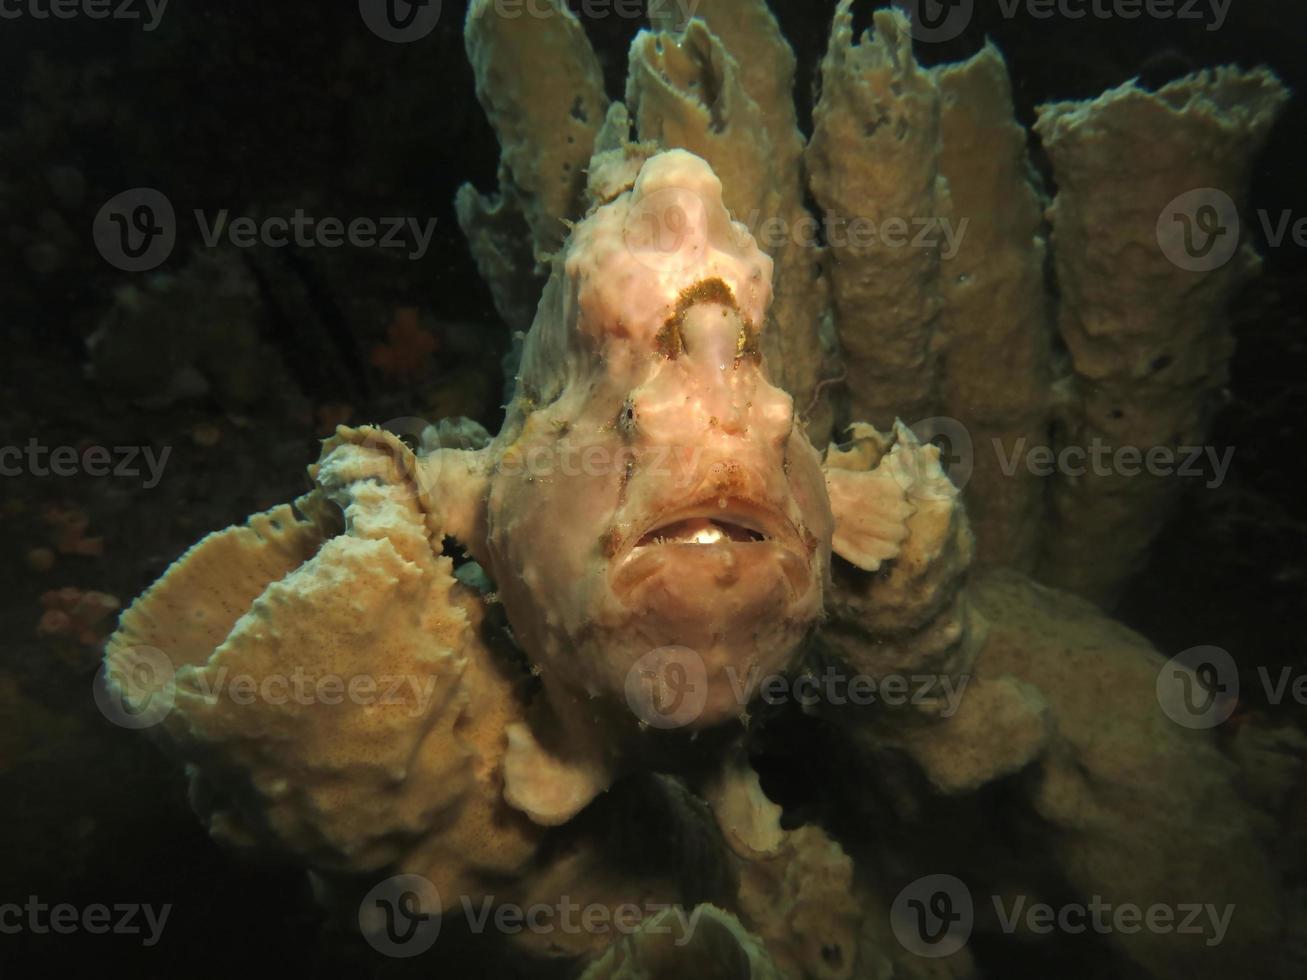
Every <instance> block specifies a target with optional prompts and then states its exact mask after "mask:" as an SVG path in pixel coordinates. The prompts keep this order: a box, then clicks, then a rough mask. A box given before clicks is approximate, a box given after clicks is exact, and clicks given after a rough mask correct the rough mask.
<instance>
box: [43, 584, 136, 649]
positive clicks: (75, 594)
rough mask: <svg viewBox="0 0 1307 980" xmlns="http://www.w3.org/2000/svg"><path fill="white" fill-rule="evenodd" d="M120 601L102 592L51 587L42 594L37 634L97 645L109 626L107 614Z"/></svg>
mask: <svg viewBox="0 0 1307 980" xmlns="http://www.w3.org/2000/svg"><path fill="white" fill-rule="evenodd" d="M120 605H121V603H120V602H119V601H118V599H117V597H116V596H111V595H109V594H108V593H105V592H83V591H82V590H81V589H76V588H72V587H68V588H63V589H51V590H50V591H49V592H46V593H44V594H43V595H42V596H41V606H42V607H43V608H44V609H45V612H44V613H42V615H41V621H40V622H39V623H37V626H36V632H37V634H38V635H40V636H50V637H59V638H64V639H73V640H76V641H77V642H78V643H81V644H83V645H84V646H98V645H99V644H100V643H101V641H103V640H104V637H105V634H106V633H108V632H109V629H110V628H112V626H113V622H112V621H109V622H106V620H107V619H109V617H110V616H112V615H113V614H114V613H116V612H117V611H118V608H119V606H120Z"/></svg>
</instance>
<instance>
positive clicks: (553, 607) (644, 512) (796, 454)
mask: <svg viewBox="0 0 1307 980" xmlns="http://www.w3.org/2000/svg"><path fill="white" fill-rule="evenodd" d="M721 194H722V189H721V183H720V181H718V179H717V177H716V176H715V175H714V174H713V172H712V170H711V169H710V168H709V166H708V165H707V164H706V163H705V162H704V161H703V160H701V159H700V158H698V157H696V156H693V155H692V154H689V153H686V152H684V151H679V150H677V151H671V152H667V153H662V154H659V155H657V156H655V157H653V158H651V159H649V160H648V161H646V162H645V163H644V165H643V167H642V168H641V170H640V172H639V175H638V177H637V178H636V180H635V183H634V186H633V187H632V188H631V189H630V190H627V191H626V192H624V193H622V194H621V195H620V196H618V197H616V198H615V199H614V200H612V201H610V202H609V203H607V204H604V205H602V206H600V207H598V208H596V209H594V210H593V211H592V212H591V213H590V214H589V215H588V216H587V217H586V218H585V220H584V221H582V222H581V223H579V224H578V225H577V226H576V227H575V228H574V229H573V231H572V234H571V237H570V239H569V242H568V244H567V247H566V249H565V252H564V254H563V255H562V256H560V257H558V258H557V259H556V260H555V263H554V269H553V275H552V277H551V279H550V282H549V285H548V287H547V288H546V291H545V295H544V298H543V299H542V301H541V304H540V308H539V311H538V313H537V316H536V321H535V323H534V325H533V327H532V329H531V332H530V333H529V334H528V336H527V340H526V344H525V348H524V353H523V364H522V370H521V374H520V376H519V379H518V389H517V394H516V397H515V399H514V402H513V404H512V405H511V406H510V413H509V419H508V422H507V424H506V425H505V428H504V431H503V432H502V433H501V435H500V436H499V438H498V440H497V441H496V444H495V446H494V447H492V449H493V452H494V455H495V458H496V459H497V467H496V469H495V471H494V474H493V476H492V479H491V485H490V497H489V501H488V516H487V525H488V536H487V551H488V554H489V556H490V560H491V564H492V566H493V567H492V569H491V570H492V573H493V574H494V576H495V578H496V581H497V583H498V588H499V594H500V597H501V599H502V601H503V603H504V606H505V609H506V612H507V614H508V618H509V622H510V624H511V626H512V628H513V631H514V634H515V636H516V637H517V639H518V641H519V643H520V644H521V645H522V646H523V647H524V649H525V650H526V652H527V654H528V655H529V656H530V657H531V658H532V659H533V661H534V662H535V663H536V664H537V665H538V667H539V668H540V670H541V673H542V676H543V679H544V683H545V686H546V689H549V688H550V687H551V685H552V686H554V687H555V688H562V689H566V690H567V691H568V692H570V694H571V695H572V696H573V697H575V696H576V695H587V696H589V697H592V698H604V699H609V700H610V701H613V702H617V703H621V702H623V701H624V702H626V703H627V705H628V706H630V705H631V703H632V702H631V699H632V697H633V696H634V697H636V699H637V700H638V699H639V698H640V696H641V694H642V692H643V694H646V695H647V694H649V693H650V691H649V689H648V686H649V685H651V684H652V685H654V686H655V687H656V686H657V685H659V684H661V683H665V682H666V679H664V678H659V677H658V676H656V671H655V672H654V674H655V675H654V676H650V671H649V670H648V669H647V668H648V667H649V666H650V665H652V666H653V667H655V668H657V667H658V666H659V665H660V664H665V663H667V662H669V659H670V660H675V661H676V662H677V663H679V665H680V666H679V670H680V673H679V675H678V678H679V681H678V683H680V684H681V685H699V688H698V689H697V690H692V691H690V692H689V693H690V694H691V701H690V703H691V705H692V709H691V710H690V712H689V713H688V714H686V713H685V711H684V709H681V715H680V716H678V725H683V726H684V727H686V728H689V729H692V730H693V729H699V728H704V727H708V726H711V725H714V724H717V723H720V722H722V721H724V720H726V719H729V718H731V717H734V716H736V715H738V714H740V713H741V711H742V710H743V708H744V706H745V703H747V701H748V699H749V697H750V696H751V693H752V692H753V691H754V690H756V688H757V686H758V685H759V684H760V683H761V682H762V681H763V680H765V679H766V678H767V677H769V676H771V675H773V674H775V673H779V672H783V671H784V670H785V669H786V668H787V667H788V666H790V665H791V664H792V662H793V659H794V657H795V656H796V654H797V652H798V649H799V647H800V646H801V644H802V642H803V640H804V638H805V636H806V635H807V634H808V632H809V631H810V630H811V628H812V627H813V626H814V625H815V623H816V622H817V621H818V619H819V618H820V616H821V613H822V597H823V592H824V589H825V586H826V582H827V580H828V577H829V566H830V541H831V533H832V518H831V514H830V505H829V501H828V499H827V495H826V489H825V484H824V481H823V477H822V472H821V468H820V461H819V458H818V455H817V453H816V452H815V451H814V449H813V447H812V446H811V444H810V443H809V442H808V439H807V436H806V435H805V434H804V431H803V429H802V426H801V425H800V424H798V423H797V422H796V419H795V411H794V403H793V400H792V399H791V397H790V396H789V395H788V394H787V393H786V392H785V391H783V390H781V389H780V388H778V387H776V386H775V385H774V384H772V383H771V381H770V380H769V379H768V374H767V371H766V365H765V364H764V363H763V359H762V355H761V348H760V333H761V331H762V330H763V328H764V324H765V322H766V316H767V309H768V306H769V304H770V302H771V295H772V294H771V276H772V262H771V259H770V258H768V257H767V256H766V255H765V254H764V253H763V252H762V251H760V250H759V248H758V247H757V245H756V243H755V242H754V240H753V238H752V237H751V236H750V235H749V233H748V231H747V230H746V229H745V227H744V226H743V225H740V224H738V223H735V222H733V221H732V220H731V218H730V215H729V213H728V212H727V210H726V208H725V206H724V205H723V204H722V196H721ZM669 650H671V651H677V652H678V653H677V656H675V657H670V658H669V656H668V654H667V651H669ZM653 693H654V694H655V695H656V694H657V692H653ZM674 693H678V694H684V693H686V692H685V691H680V692H674ZM677 701H678V703H683V702H684V698H682V697H679V696H678V698H677ZM655 702H657V697H656V696H655ZM643 720H648V719H643Z"/></svg>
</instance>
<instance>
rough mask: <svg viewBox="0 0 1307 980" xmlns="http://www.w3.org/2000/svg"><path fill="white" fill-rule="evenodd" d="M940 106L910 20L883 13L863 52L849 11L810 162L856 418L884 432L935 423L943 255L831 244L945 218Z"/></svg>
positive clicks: (839, 23)
mask: <svg viewBox="0 0 1307 980" xmlns="http://www.w3.org/2000/svg"><path fill="white" fill-rule="evenodd" d="M939 101H940V99H939V88H938V86H937V85H936V83H935V79H934V77H933V76H932V75H931V73H930V72H928V71H926V70H924V69H922V68H921V67H920V66H918V65H917V63H916V61H915V60H914V59H913V57H912V38H911V37H910V36H909V34H908V21H907V19H906V18H905V17H904V16H903V14H902V13H900V12H898V11H883V10H881V11H877V12H876V13H875V31H874V34H870V33H869V34H867V35H864V36H863V38H862V39H861V40H860V41H859V42H858V43H856V44H855V43H854V36H853V12H852V0H841V3H840V5H839V8H838V10H837V11H836V13H835V23H834V26H833V28H832V30H831V39H830V46H829V48H828V49H827V52H826V57H825V59H824V60H823V61H822V66H821V99H820V101H818V103H817V107H816V109H815V110H814V113H813V134H812V141H811V143H810V144H809V145H808V151H807V157H806V160H807V165H808V170H809V173H810V175H811V188H812V193H813V196H814V197H816V199H817V202H818V203H819V204H820V205H821V206H822V208H823V209H824V210H825V211H826V213H827V220H828V229H829V231H830V234H831V235H832V242H831V244H832V247H831V249H830V252H829V256H830V261H829V262H828V273H829V276H830V280H831V285H832V290H833V293H832V295H833V298H834V310H835V325H836V327H837V329H838V331H839V338H840V344H841V346H842V347H843V351H844V359H845V364H846V368H847V371H848V379H849V385H848V388H849V398H850V406H849V408H850V413H851V415H850V417H851V419H852V420H854V421H858V422H870V423H871V424H872V425H875V426H876V427H878V428H880V429H888V428H889V427H890V426H891V425H892V424H893V423H894V420H895V418H905V419H909V420H912V421H914V422H915V421H916V420H918V419H921V418H924V417H926V416H928V415H929V414H931V412H930V409H931V401H932V396H933V394H934V388H935V384H936V380H937V373H938V351H937V349H936V345H935V329H936V320H937V317H938V314H939V307H940V297H939V290H938V283H937V281H936V280H937V275H938V266H939V249H938V248H937V247H936V248H918V247H907V248H896V247H890V246H889V245H887V244H886V243H885V242H884V240H883V239H882V238H881V237H880V236H879V235H876V236H872V241H870V242H869V243H868V242H865V241H863V239H862V236H857V237H858V241H849V240H841V241H839V242H836V241H834V240H833V238H834V236H836V235H839V236H842V237H843V238H847V237H848V231H849V229H850V226H852V227H853V228H855V229H858V228H860V227H862V226H863V225H865V224H866V223H867V222H871V223H872V224H873V225H874V226H875V227H876V228H880V227H882V226H883V223H884V222H885V221H887V220H892V219H900V220H903V221H907V222H909V223H910V222H911V221H912V219H913V218H926V217H937V216H939V215H941V214H944V213H946V211H945V210H943V208H944V205H945V204H946V194H947V189H946V185H945V184H944V182H943V181H941V180H940V179H939V152H940V110H939Z"/></svg>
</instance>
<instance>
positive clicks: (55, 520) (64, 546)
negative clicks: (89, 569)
mask: <svg viewBox="0 0 1307 980" xmlns="http://www.w3.org/2000/svg"><path fill="white" fill-rule="evenodd" d="M41 519H42V520H44V521H45V523H46V525H47V526H48V527H49V528H50V530H51V532H52V533H51V542H50V543H51V544H53V545H54V547H55V550H56V551H58V552H59V554H61V555H86V556H89V557H94V558H98V557H99V556H100V555H102V554H104V538H99V537H96V538H88V537H87V536H86V529H87V527H89V526H90V523H91V520H90V518H88V517H87V516H86V514H85V513H83V512H82V511H80V510H76V509H72V508H70V509H67V510H65V509H64V508H62V507H47V508H46V510H45V513H44V514H42V515H41Z"/></svg>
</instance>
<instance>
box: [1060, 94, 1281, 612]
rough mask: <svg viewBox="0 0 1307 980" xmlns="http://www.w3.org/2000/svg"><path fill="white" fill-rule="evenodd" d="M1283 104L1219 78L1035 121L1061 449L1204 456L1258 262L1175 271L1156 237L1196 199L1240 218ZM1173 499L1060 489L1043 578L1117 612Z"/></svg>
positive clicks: (1132, 484)
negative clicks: (1050, 259)
mask: <svg viewBox="0 0 1307 980" xmlns="http://www.w3.org/2000/svg"><path fill="white" fill-rule="evenodd" d="M1287 98H1288V93H1287V92H1286V91H1285V89H1284V87H1283V86H1282V85H1281V84H1280V82H1279V81H1278V80H1277V79H1276V78H1275V76H1274V75H1273V74H1271V72H1269V71H1267V70H1265V69H1259V70H1257V71H1251V72H1245V71H1240V70H1237V69H1233V68H1220V69H1216V70H1214V71H1207V72H1202V73H1199V74H1195V75H1189V76H1187V77H1185V78H1182V79H1180V80H1178V81H1175V82H1172V83H1171V84H1169V85H1167V86H1165V87H1163V88H1162V89H1160V90H1159V91H1158V92H1156V93H1153V92H1146V91H1144V90H1143V89H1141V88H1139V87H1138V86H1137V85H1135V84H1134V83H1133V82H1131V83H1127V84H1125V85H1122V86H1121V87H1119V88H1116V89H1113V90H1112V91H1110V92H1107V93H1106V94H1104V95H1102V96H1101V97H1099V98H1098V99H1095V100H1094V101H1092V102H1062V103H1055V104H1052V105H1046V106H1043V107H1042V108H1041V109H1040V111H1039V121H1038V123H1037V124H1036V126H1035V131H1036V132H1037V133H1038V134H1039V136H1040V138H1041V139H1042V140H1043V142H1044V146H1045V147H1046V148H1047V150H1048V154H1049V157H1050V159H1051V160H1052V163H1053V171H1054V175H1055V177H1056V180H1057V184H1058V194H1057V198H1056V200H1055V201H1054V202H1053V206H1052V209H1051V212H1050V214H1051V217H1052V221H1053V235H1054V243H1055V250H1054V255H1055V257H1056V267H1057V279H1058V285H1059V287H1060V289H1061V294H1062V306H1061V311H1060V314H1059V322H1058V326H1059V329H1060V330H1061V334H1062V338H1063V340H1064V341H1065V342H1066V346H1067V348H1068V350H1069V351H1070V354H1071V360H1072V369H1073V372H1074V375H1073V377H1072V378H1071V380H1070V383H1069V389H1068V391H1067V392H1066V404H1065V412H1064V418H1063V422H1062V432H1061V434H1060V443H1061V445H1062V446H1077V447H1088V446H1091V445H1092V444H1093V443H1094V441H1095V440H1100V441H1101V442H1102V443H1103V444H1105V445H1106V446H1107V447H1109V448H1111V449H1112V450H1114V451H1115V450H1117V449H1119V448H1122V447H1137V448H1138V449H1139V450H1141V452H1144V453H1146V452H1147V451H1148V450H1150V449H1153V448H1155V447H1166V448H1170V449H1172V450H1175V449H1178V448H1179V447H1181V446H1201V445H1203V442H1204V440H1205V438H1206V433H1207V426H1208V421H1209V418H1210V416H1211V414H1212V410H1213V408H1214V406H1215V404H1216V402H1217V397H1218V394H1219V392H1220V389H1221V388H1222V386H1223V385H1224V384H1225V383H1226V380H1227V364H1228V361H1229V358H1230V353H1231V350H1232V346H1233V341H1232V340H1231V337H1230V333H1229V330H1228V326H1227V323H1228V320H1227V315H1226V308H1227V307H1228V305H1229V303H1230V301H1231V299H1232V297H1233V296H1234V293H1235V291H1236V290H1237V289H1238V288H1239V286H1240V285H1242V284H1243V283H1244V282H1246V281H1247V280H1248V279H1249V278H1250V277H1251V276H1252V275H1253V273H1254V272H1255V271H1256V270H1257V268H1258V266H1259V260H1258V258H1257V256H1256V253H1255V252H1254V250H1253V248H1252V246H1251V245H1249V244H1247V243H1246V242H1245V243H1243V244H1242V245H1240V246H1239V247H1238V249H1237V251H1235V253H1234V254H1233V256H1232V257H1231V259H1230V261H1228V262H1227V263H1226V264H1224V265H1221V266H1218V267H1215V268H1210V269H1207V270H1205V271H1203V270H1198V271H1191V270H1190V269H1187V268H1182V267H1181V266H1180V265H1179V264H1177V263H1176V262H1175V261H1173V260H1172V257H1171V256H1168V254H1167V252H1166V250H1164V248H1163V247H1161V245H1162V242H1163V241H1164V239H1161V238H1159V222H1161V221H1164V219H1165V215H1164V212H1165V211H1166V210H1167V209H1168V207H1170V206H1171V203H1172V202H1173V201H1174V200H1175V199H1176V198H1177V197H1178V196H1179V195H1181V194H1184V193H1186V192H1191V191H1195V190H1199V189H1203V188H1210V189H1214V190H1215V191H1216V192H1218V193H1220V194H1223V195H1225V197H1226V199H1227V200H1229V201H1231V202H1232V203H1233V206H1234V209H1236V210H1241V209H1242V206H1243V202H1244V196H1245V194H1246V187H1247V185H1248V178H1249V170H1250V167H1251V165H1252V161H1253V159H1254V157H1255V156H1256V154H1257V152H1258V151H1259V150H1260V148H1261V146H1262V144H1263V142H1264V141H1265V139H1266V135H1267V133H1268V131H1269V130H1270V127H1271V124H1272V122H1274V120H1275V117H1276V115H1277V114H1278V113H1279V111H1280V109H1281V108H1282V107H1283V105H1284V103H1285V101H1286V100H1287ZM1172 217H1174V216H1172ZM1177 486H1178V485H1177V482H1176V480H1175V478H1174V477H1168V476H1160V475H1158V476H1150V475H1148V474H1146V473H1145V474H1140V475H1127V474H1124V473H1107V474H1101V473H1098V472H1094V471H1093V469H1091V470H1090V471H1088V472H1086V473H1084V475H1075V476H1071V475H1066V474H1062V475H1060V477H1059V479H1058V481H1057V483H1056V486H1055V489H1054V493H1053V511H1054V513H1053V520H1054V523H1055V528H1054V530H1053V532H1052V533H1050V534H1049V535H1048V537H1047V542H1046V544H1047V549H1046V553H1045V555H1044V557H1043V564H1042V567H1041V569H1040V574H1041V577H1042V578H1044V579H1045V580H1046V581H1049V582H1051V583H1053V584H1056V585H1060V586H1062V587H1064V588H1069V589H1071V590H1073V591H1076V592H1079V593H1081V594H1082V595H1087V596H1090V597H1093V598H1096V599H1098V600H1100V601H1104V600H1110V599H1111V598H1112V596H1113V594H1114V592H1115V590H1116V589H1117V588H1118V587H1119V586H1120V584H1121V583H1122V582H1123V580H1124V579H1125V578H1126V577H1127V576H1129V575H1130V574H1131V573H1132V572H1134V571H1136V570H1137V569H1138V568H1139V566H1140V565H1141V564H1142V562H1143V560H1144V557H1145V555H1146V552H1147V549H1148V546H1149V545H1150V543H1151V542H1152V540H1153V537H1154V536H1155V535H1156V533H1157V531H1158V530H1159V528H1160V526H1161V524H1162V521H1163V518H1164V517H1165V515H1166V513H1167V511H1168V509H1169V507H1170V504H1171V503H1172V501H1173V499H1174V495H1175V492H1176V489H1177Z"/></svg>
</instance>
